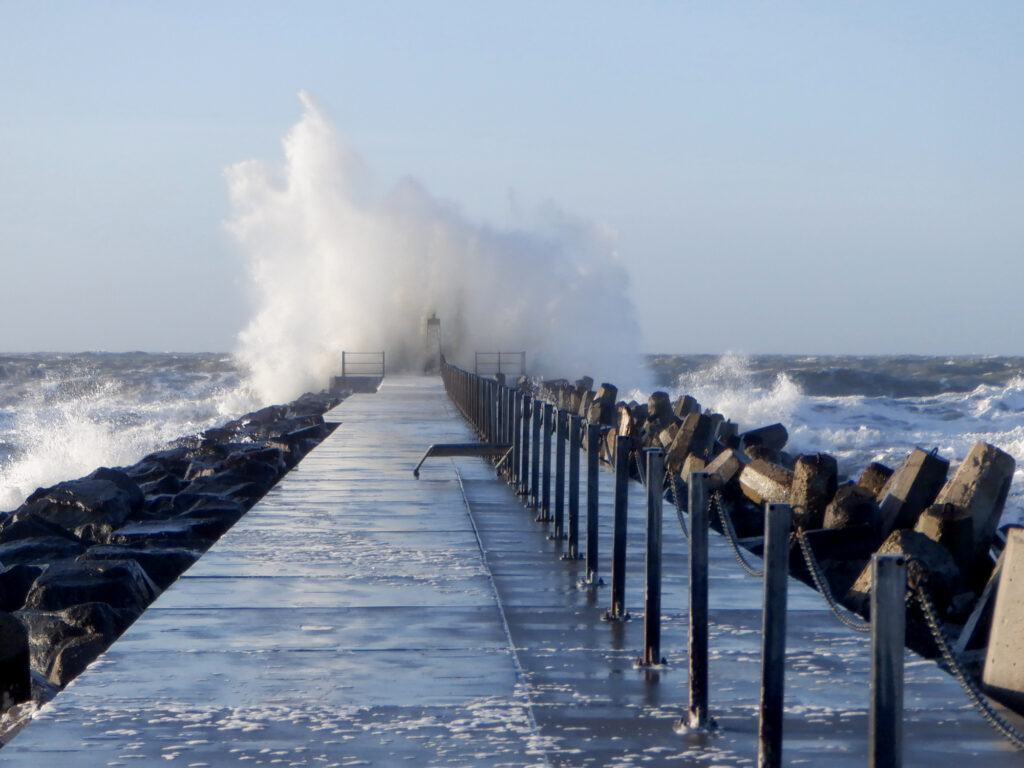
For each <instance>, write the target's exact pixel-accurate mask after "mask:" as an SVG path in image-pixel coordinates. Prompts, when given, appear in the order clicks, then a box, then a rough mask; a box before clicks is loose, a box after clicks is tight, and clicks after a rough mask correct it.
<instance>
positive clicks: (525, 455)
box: [519, 394, 533, 495]
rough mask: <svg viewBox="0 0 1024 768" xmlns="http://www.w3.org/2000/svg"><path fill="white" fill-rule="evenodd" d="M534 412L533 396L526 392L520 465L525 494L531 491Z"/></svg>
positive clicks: (521, 488) (521, 484)
mask: <svg viewBox="0 0 1024 768" xmlns="http://www.w3.org/2000/svg"><path fill="white" fill-rule="evenodd" d="M532 413H533V398H532V397H531V396H530V395H527V394H524V395H523V439H522V443H521V445H522V455H521V456H520V459H521V461H522V466H520V467H519V493H521V494H523V495H526V494H528V493H529V492H530V415H531V414H532Z"/></svg>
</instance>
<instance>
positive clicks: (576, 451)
mask: <svg viewBox="0 0 1024 768" xmlns="http://www.w3.org/2000/svg"><path fill="white" fill-rule="evenodd" d="M579 556H580V417H579V416H577V415H576V414H575V413H572V414H569V547H568V552H566V554H565V557H566V558H567V559H570V560H575V559H576V558H578V557H579Z"/></svg>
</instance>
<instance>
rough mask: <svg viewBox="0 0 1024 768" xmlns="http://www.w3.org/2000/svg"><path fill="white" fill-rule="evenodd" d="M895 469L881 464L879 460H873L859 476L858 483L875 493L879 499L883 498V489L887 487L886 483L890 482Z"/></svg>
mask: <svg viewBox="0 0 1024 768" xmlns="http://www.w3.org/2000/svg"><path fill="white" fill-rule="evenodd" d="M892 473H893V469H892V468H891V467H887V466H885V464H880V463H879V462H877V461H873V462H871V463H870V464H868V465H867V467H866V468H865V469H864V471H863V472H861V473H860V477H858V478H857V485H859V486H860V487H861V488H867V489H868V490H869V491H871V493H873V494H874V495H875V498H877V499H878V500H879V501H881V500H882V489H883V488H885V484H886V483H887V482H889V478H890V477H892Z"/></svg>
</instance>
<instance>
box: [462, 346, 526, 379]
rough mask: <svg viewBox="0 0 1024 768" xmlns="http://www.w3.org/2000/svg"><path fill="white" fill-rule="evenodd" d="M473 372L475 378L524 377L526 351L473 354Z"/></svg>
mask: <svg viewBox="0 0 1024 768" xmlns="http://www.w3.org/2000/svg"><path fill="white" fill-rule="evenodd" d="M473 372H474V373H475V374H476V375H477V376H494V375H495V374H499V373H501V374H504V375H506V376H509V375H511V376H525V375H526V351H525V350H522V351H519V352H474V353H473Z"/></svg>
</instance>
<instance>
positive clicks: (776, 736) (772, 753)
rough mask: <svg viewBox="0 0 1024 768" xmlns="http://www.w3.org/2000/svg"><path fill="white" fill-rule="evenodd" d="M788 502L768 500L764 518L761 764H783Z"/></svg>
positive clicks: (767, 767) (764, 767)
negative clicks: (769, 501)
mask: <svg viewBox="0 0 1024 768" xmlns="http://www.w3.org/2000/svg"><path fill="white" fill-rule="evenodd" d="M792 519H793V513H792V510H791V509H790V506H789V505H788V504H768V507H767V510H766V513H765V520H764V533H765V536H764V614H763V619H762V625H761V699H760V717H759V720H758V731H757V736H758V745H757V765H758V768H780V766H781V765H782V707H783V690H784V684H785V662H786V596H787V594H786V593H787V589H788V587H789V529H790V525H791V523H792Z"/></svg>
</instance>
